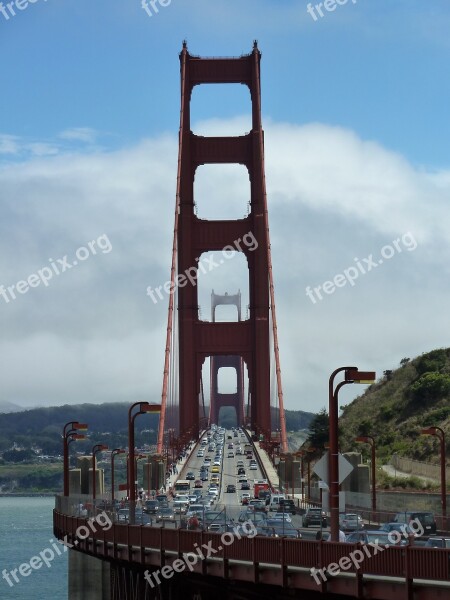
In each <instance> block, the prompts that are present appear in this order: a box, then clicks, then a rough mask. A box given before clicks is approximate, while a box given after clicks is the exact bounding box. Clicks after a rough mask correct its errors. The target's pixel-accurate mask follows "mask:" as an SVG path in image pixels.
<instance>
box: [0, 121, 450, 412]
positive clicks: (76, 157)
mask: <svg viewBox="0 0 450 600" xmlns="http://www.w3.org/2000/svg"><path fill="white" fill-rule="evenodd" d="M244 121H245V119H244V118H242V122H243V123H244ZM245 122H246V121H245ZM237 124H238V121H237V120H236V119H234V120H232V121H229V122H214V123H212V122H207V123H199V124H197V125H198V128H200V129H201V130H202V131H203V132H204V133H206V134H208V132H210V131H211V130H212V126H213V125H214V126H217V125H218V126H219V127H220V129H221V133H222V134H223V135H226V134H227V132H228V130H229V129H230V128H235V127H236V125H237ZM194 129H195V128H194ZM12 138H13V139H12V140H10V142H9V143H10V144H11V146H10V147H11V149H14V145H13V144H14V143H16V138H14V136H12ZM0 143H1V140H0ZM0 147H1V145H0ZM265 147H266V178H267V185H268V200H269V218H270V230H271V238H272V252H273V260H274V273H275V286H276V298H277V309H278V319H279V334H280V352H281V360H282V374H283V382H284V391H285V402H286V407H287V408H302V409H304V410H318V409H320V408H321V407H322V406H324V405H325V404H326V402H327V379H328V376H329V373H330V372H331V371H332V370H333V369H334V368H336V367H337V366H340V365H342V364H345V363H348V364H351V363H354V364H355V365H356V366H358V367H360V368H362V369H366V368H367V369H376V370H377V372H378V373H379V374H381V372H382V371H383V370H384V369H389V368H393V367H395V366H396V364H397V363H398V361H399V360H400V359H401V358H402V357H403V356H414V355H415V354H417V353H420V352H422V351H426V350H429V349H431V348H433V347H437V346H443V345H445V344H447V343H448V342H447V340H448V338H449V333H450V332H449V331H448V330H449V326H448V325H447V323H448V320H447V319H446V313H447V310H448V304H449V300H450V298H449V291H448V289H447V285H446V281H447V279H446V275H447V274H448V264H447V256H448V249H449V248H448V246H449V242H448V236H447V231H448V230H449V226H450V214H449V210H448V206H449V204H448V202H449V198H450V170H449V171H439V172H427V171H424V170H418V169H416V168H414V167H413V166H412V165H410V164H409V163H408V162H407V161H406V160H405V159H404V158H403V157H402V156H400V155H398V154H395V153H393V152H391V151H389V150H387V149H385V148H383V147H382V146H380V145H379V144H376V143H374V142H371V141H365V140H361V139H359V138H358V137H357V136H356V135H355V134H354V133H353V132H351V131H349V130H345V129H342V128H337V127H330V126H327V125H322V124H310V125H307V126H303V127H301V126H294V125H291V124H287V123H285V124H283V123H281V124H280V123H270V122H268V123H266V136H265ZM176 164H177V139H176V137H175V136H173V137H170V136H164V137H159V138H156V139H149V140H144V141H142V142H141V143H140V144H138V145H136V146H134V147H131V148H125V149H122V150H120V151H116V152H110V153H100V152H97V153H95V154H90V155H89V156H87V155H83V154H72V155H71V156H70V157H69V156H64V155H60V156H55V157H45V156H42V157H40V158H34V159H32V160H28V161H26V162H23V163H20V164H14V165H9V166H8V167H3V168H2V169H0V190H1V191H0V201H1V205H2V219H1V222H0V284H3V285H6V286H8V285H11V284H15V283H16V282H17V281H19V280H22V279H26V278H27V277H28V276H29V275H30V274H31V273H33V272H36V270H37V269H39V268H41V267H42V266H45V265H48V264H49V262H48V261H49V259H50V258H52V259H53V260H55V259H57V258H61V257H62V256H64V255H65V254H67V255H68V256H69V258H70V257H73V255H74V253H75V250H76V249H77V248H78V247H80V246H83V245H85V244H86V243H87V241H89V240H92V239H95V238H97V237H98V236H100V235H101V234H107V235H108V237H109V239H110V241H111V243H112V246H113V250H112V252H111V253H109V254H105V255H100V254H99V255H97V256H95V257H91V258H90V259H89V260H87V261H86V262H85V263H84V264H82V265H79V266H78V267H77V268H76V269H72V270H71V271H69V272H67V273H63V274H61V275H60V276H59V277H55V278H54V279H53V280H52V282H51V285H49V287H48V288H44V287H42V286H41V287H39V288H36V289H33V290H30V291H29V292H28V293H27V294H25V295H23V296H21V297H19V298H18V299H17V300H15V301H14V302H10V303H9V304H6V303H5V302H3V300H2V298H1V297H0V320H1V327H2V339H1V340H0V348H1V354H2V356H3V357H5V360H2V364H1V367H0V377H1V380H2V389H3V398H4V400H5V401H10V402H14V403H16V402H17V403H18V404H23V405H30V404H33V403H35V404H44V403H45V404H61V403H70V402H81V401H88V400H89V401H90V400H92V401H98V402H100V401H108V400H124V401H131V400H133V399H136V398H139V399H141V398H152V399H154V400H156V399H157V398H158V397H159V394H160V389H161V375H162V366H163V358H164V344H165V320H166V304H165V302H160V303H158V304H157V305H154V304H153V303H152V301H151V300H150V299H149V298H148V297H147V296H146V293H145V291H146V287H147V286H148V285H151V286H152V287H153V288H154V287H155V286H158V285H162V284H164V282H165V281H166V280H167V278H168V277H169V269H170V249H171V243H172V238H171V236H172V229H173V209H174V200H175V186H176ZM240 186H241V180H240V179H239V178H238V175H236V178H234V176H233V175H231V176H230V180H229V186H228V185H224V184H223V178H221V179H218V180H217V185H216V186H211V185H210V186H208V188H207V189H208V190H213V191H214V198H211V202H214V203H216V204H217V205H218V206H220V205H222V206H223V205H225V204H226V203H227V201H228V199H229V189H233V190H236V189H241V187H240ZM242 189H243V188H242ZM245 204H246V203H245ZM242 209H243V212H245V210H246V206H243V207H242ZM407 231H410V232H412V233H413V235H414V236H415V238H416V240H417V241H418V247H417V249H415V250H414V251H411V252H410V251H407V250H406V249H404V251H403V252H402V253H398V254H397V255H395V256H394V257H393V258H392V259H391V260H389V261H386V262H385V264H383V266H380V267H379V268H377V269H374V270H373V272H371V273H367V274H366V275H364V276H361V277H360V278H359V279H358V281H357V282H356V285H355V286H354V287H350V286H349V285H347V286H346V287H343V288H341V289H338V290H336V292H335V293H334V294H331V295H329V296H326V297H325V298H324V300H323V301H319V302H317V303H316V304H313V303H312V302H311V301H310V300H309V299H308V298H307V297H306V294H305V288H306V286H308V285H310V286H317V285H320V284H322V283H323V282H325V281H327V280H330V279H332V278H333V277H334V276H335V275H336V274H337V273H341V272H342V271H343V270H344V269H345V268H347V267H348V266H349V265H352V264H354V258H355V257H358V258H359V259H362V258H364V257H367V256H368V255H369V254H371V253H373V254H374V255H378V254H379V252H380V249H381V248H382V247H383V246H384V245H385V244H388V243H391V242H392V241H393V240H394V239H396V238H398V237H401V236H402V234H404V233H405V232H407ZM218 271H220V269H218ZM220 279H221V278H220V276H219V283H216V281H217V280H215V281H214V282H213V279H211V282H209V281H206V282H205V285H206V286H208V285H209V284H210V283H211V287H214V288H215V289H216V286H217V285H221V284H222V285H223V286H224V289H223V290H219V289H216V291H217V292H218V293H222V292H224V291H230V292H234V291H235V289H234V287H235V286H236V285H238V283H239V282H236V281H233V289H230V290H227V289H226V286H225V283H224V282H221V281H220ZM245 285H247V284H246V282H245V281H242V287H244V286H245ZM202 308H203V312H204V313H205V314H206V313H209V307H202ZM244 314H245V310H244ZM349 387H350V386H349ZM358 391H361V390H360V389H359V390H358ZM352 393H353V394H354V393H356V391H354V390H346V391H345V394H342V401H341V404H343V403H345V401H348V398H349V397H350V396H351V394H352Z"/></svg>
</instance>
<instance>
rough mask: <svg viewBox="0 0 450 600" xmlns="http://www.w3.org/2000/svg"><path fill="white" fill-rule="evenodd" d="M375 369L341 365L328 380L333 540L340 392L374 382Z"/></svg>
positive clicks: (336, 513) (335, 533)
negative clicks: (337, 380) (352, 385)
mask: <svg viewBox="0 0 450 600" xmlns="http://www.w3.org/2000/svg"><path fill="white" fill-rule="evenodd" d="M342 371H343V372H344V377H345V379H344V381H341V382H340V383H338V384H337V386H336V389H334V379H335V377H336V375H337V374H338V373H341V372H342ZM374 380H375V373H374V372H373V371H358V369H357V367H339V368H338V369H335V370H334V371H333V373H331V375H330V379H329V382H328V418H329V428H330V454H329V460H328V469H329V472H328V479H329V486H330V496H329V498H330V523H331V537H330V540H331V541H332V542H338V541H339V434H338V394H339V390H340V389H341V387H343V386H344V385H347V384H350V383H373V381H374Z"/></svg>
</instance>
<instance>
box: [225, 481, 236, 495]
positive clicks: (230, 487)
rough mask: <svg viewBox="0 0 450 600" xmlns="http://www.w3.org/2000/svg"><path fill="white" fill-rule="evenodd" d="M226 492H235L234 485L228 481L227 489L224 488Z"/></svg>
mask: <svg viewBox="0 0 450 600" xmlns="http://www.w3.org/2000/svg"><path fill="white" fill-rule="evenodd" d="M226 491H227V493H228V494H234V493H235V492H236V486H235V485H233V484H232V483H229V484H228V485H227V489H226Z"/></svg>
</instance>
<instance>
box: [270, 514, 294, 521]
mask: <svg viewBox="0 0 450 600" xmlns="http://www.w3.org/2000/svg"><path fill="white" fill-rule="evenodd" d="M270 520H271V521H281V522H283V521H284V522H285V523H291V522H292V521H291V517H290V516H289V515H288V513H286V512H277V513H275V514H274V515H272V516H271V517H270Z"/></svg>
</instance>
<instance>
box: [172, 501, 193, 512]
mask: <svg viewBox="0 0 450 600" xmlns="http://www.w3.org/2000/svg"><path fill="white" fill-rule="evenodd" d="M189 504H190V503H189V502H185V501H184V500H174V502H173V512H174V513H175V514H179V515H184V514H186V513H187V511H188V509H189Z"/></svg>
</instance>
